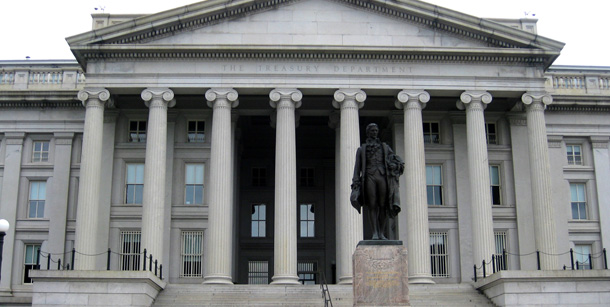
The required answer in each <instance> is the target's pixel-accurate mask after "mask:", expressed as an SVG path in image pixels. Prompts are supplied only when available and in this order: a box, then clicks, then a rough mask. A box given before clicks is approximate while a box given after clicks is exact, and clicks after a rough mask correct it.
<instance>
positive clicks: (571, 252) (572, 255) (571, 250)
mask: <svg viewBox="0 0 610 307" xmlns="http://www.w3.org/2000/svg"><path fill="white" fill-rule="evenodd" d="M570 263H572V270H574V250H573V249H571V248H570Z"/></svg>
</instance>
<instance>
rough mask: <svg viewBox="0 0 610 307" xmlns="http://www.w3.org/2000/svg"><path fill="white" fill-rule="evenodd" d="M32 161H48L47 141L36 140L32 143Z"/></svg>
mask: <svg viewBox="0 0 610 307" xmlns="http://www.w3.org/2000/svg"><path fill="white" fill-rule="evenodd" d="M32 162H49V142H48V141H36V142H34V143H33V144H32Z"/></svg>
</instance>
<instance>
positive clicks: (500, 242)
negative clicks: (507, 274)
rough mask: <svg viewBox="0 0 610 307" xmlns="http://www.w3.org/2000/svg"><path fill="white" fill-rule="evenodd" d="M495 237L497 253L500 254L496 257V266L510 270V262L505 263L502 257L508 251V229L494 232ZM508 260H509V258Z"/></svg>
mask: <svg viewBox="0 0 610 307" xmlns="http://www.w3.org/2000/svg"><path fill="white" fill-rule="evenodd" d="M494 239H495V241H496V255H499V257H496V266H497V267H498V268H499V269H500V270H508V263H505V262H504V258H503V257H502V255H503V254H504V251H505V250H506V251H508V245H507V243H508V241H507V237H506V231H496V232H494ZM506 260H507V261H508V259H506Z"/></svg>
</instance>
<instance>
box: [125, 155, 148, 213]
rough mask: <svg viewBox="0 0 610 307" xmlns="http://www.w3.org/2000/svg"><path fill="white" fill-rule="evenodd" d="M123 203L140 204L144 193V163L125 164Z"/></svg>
mask: <svg viewBox="0 0 610 307" xmlns="http://www.w3.org/2000/svg"><path fill="white" fill-rule="evenodd" d="M126 185H127V186H126V192H125V203H126V204H141V203H142V197H143V193H144V164H142V163H133V164H127V180H126Z"/></svg>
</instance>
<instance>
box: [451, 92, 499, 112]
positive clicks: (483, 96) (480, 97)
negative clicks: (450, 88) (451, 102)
mask: <svg viewBox="0 0 610 307" xmlns="http://www.w3.org/2000/svg"><path fill="white" fill-rule="evenodd" d="M492 99H493V97H492V96H491V94H490V93H488V92H485V91H465V92H463V93H462V94H461V95H460V100H458V101H457V102H456V107H457V108H458V109H459V110H465V109H466V108H467V106H469V107H470V108H471V107H475V106H477V105H478V103H481V108H483V109H485V107H486V106H487V105H488V104H489V103H491V101H492Z"/></svg>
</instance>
